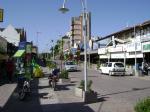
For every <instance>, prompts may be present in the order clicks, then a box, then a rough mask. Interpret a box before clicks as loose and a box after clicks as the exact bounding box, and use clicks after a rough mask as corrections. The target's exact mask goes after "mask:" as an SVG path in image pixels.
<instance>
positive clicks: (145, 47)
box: [142, 42, 150, 52]
mask: <svg viewBox="0 0 150 112" xmlns="http://www.w3.org/2000/svg"><path fill="white" fill-rule="evenodd" d="M142 52H150V42H145V43H142Z"/></svg>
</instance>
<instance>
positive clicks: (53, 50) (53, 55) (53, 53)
mask: <svg viewBox="0 0 150 112" xmlns="http://www.w3.org/2000/svg"><path fill="white" fill-rule="evenodd" d="M51 42H52V46H53V47H52V50H53V61H54V40H51Z"/></svg>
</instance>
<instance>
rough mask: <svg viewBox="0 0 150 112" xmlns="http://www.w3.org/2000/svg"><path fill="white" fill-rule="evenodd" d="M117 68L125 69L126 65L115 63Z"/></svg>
mask: <svg viewBox="0 0 150 112" xmlns="http://www.w3.org/2000/svg"><path fill="white" fill-rule="evenodd" d="M115 66H116V67H124V65H123V64H122V63H115Z"/></svg>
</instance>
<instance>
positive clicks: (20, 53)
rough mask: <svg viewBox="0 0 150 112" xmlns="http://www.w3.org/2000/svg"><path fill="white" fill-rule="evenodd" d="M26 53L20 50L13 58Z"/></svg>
mask: <svg viewBox="0 0 150 112" xmlns="http://www.w3.org/2000/svg"><path fill="white" fill-rule="evenodd" d="M24 52H25V50H18V51H17V52H16V53H15V54H14V56H13V57H21V56H22V55H23V53H24Z"/></svg>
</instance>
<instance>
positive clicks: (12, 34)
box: [1, 25, 20, 46]
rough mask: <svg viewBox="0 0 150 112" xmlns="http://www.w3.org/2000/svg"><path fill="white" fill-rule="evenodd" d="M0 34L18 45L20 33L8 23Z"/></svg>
mask: <svg viewBox="0 0 150 112" xmlns="http://www.w3.org/2000/svg"><path fill="white" fill-rule="evenodd" d="M1 36H2V37H3V38H5V39H6V40H7V41H8V42H9V43H12V44H14V45H15V46H18V44H19V41H20V34H19V33H18V32H17V31H16V29H15V28H14V27H13V26H12V25H9V26H8V27H7V28H6V29H4V30H3V32H1Z"/></svg>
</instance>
